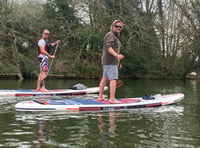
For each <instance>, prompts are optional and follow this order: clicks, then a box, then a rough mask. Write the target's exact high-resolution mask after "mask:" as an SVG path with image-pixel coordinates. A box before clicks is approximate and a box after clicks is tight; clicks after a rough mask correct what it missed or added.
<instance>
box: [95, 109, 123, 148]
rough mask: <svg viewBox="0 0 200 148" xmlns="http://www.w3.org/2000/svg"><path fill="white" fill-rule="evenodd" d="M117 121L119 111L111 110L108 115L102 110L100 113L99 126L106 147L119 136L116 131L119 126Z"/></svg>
mask: <svg viewBox="0 0 200 148" xmlns="http://www.w3.org/2000/svg"><path fill="white" fill-rule="evenodd" d="M118 114H119V112H118ZM116 121H117V113H116V112H115V111H110V112H109V113H108V116H105V114H103V113H102V112H100V113H98V128H99V132H100V135H101V142H102V144H103V145H104V146H105V147H106V146H107V145H109V144H114V138H115V137H116V136H117V134H116V133H115V130H116V128H117V124H116ZM107 122H108V123H107Z"/></svg>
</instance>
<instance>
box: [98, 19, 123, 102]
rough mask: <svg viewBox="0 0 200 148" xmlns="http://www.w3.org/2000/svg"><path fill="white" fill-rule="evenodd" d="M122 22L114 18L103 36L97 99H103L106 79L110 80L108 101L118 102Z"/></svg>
mask: <svg viewBox="0 0 200 148" xmlns="http://www.w3.org/2000/svg"><path fill="white" fill-rule="evenodd" d="M123 25H124V23H123V22H122V21H120V20H115V21H114V22H113V23H112V24H111V27H110V32H108V33H107V34H106V35H105V36H104V42H103V54H102V57H101V62H102V65H103V76H102V79H101V81H100V84H99V89H100V91H99V98H98V100H99V101H103V100H104V98H103V92H104V87H105V86H106V83H107V81H110V99H109V102H110V103H120V102H119V101H117V100H116V99H115V91H116V80H117V79H118V68H121V67H122V65H121V64H120V60H122V59H123V58H124V55H122V54H120V47H121V42H120V40H119V35H120V32H121V30H122V29H123Z"/></svg>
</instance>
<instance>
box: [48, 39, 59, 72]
mask: <svg viewBox="0 0 200 148" xmlns="http://www.w3.org/2000/svg"><path fill="white" fill-rule="evenodd" d="M58 45H59V43H58V44H56V49H55V51H54V53H53V55H54V56H55V55H56V52H57V50H58ZM53 60H54V59H52V60H51V63H50V65H49V70H48V72H47V75H48V74H49V71H50V69H51V67H52V64H53Z"/></svg>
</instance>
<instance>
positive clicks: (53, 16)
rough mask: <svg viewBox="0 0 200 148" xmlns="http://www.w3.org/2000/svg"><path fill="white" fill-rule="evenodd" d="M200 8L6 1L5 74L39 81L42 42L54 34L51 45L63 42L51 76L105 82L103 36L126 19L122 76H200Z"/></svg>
mask: <svg viewBox="0 0 200 148" xmlns="http://www.w3.org/2000/svg"><path fill="white" fill-rule="evenodd" d="M199 7H200V1H198V0H193V1H190V0H185V1H182V0H156V1H154V0H114V1H111V0H64V1H63V0H46V1H33V0H32V1H31V0H24V1H19V2H18V1H12V0H3V1H0V22H1V23H0V75H1V77H3V76H12V77H13V75H14V76H16V77H17V78H36V77H37V74H38V71H39V69H38V64H39V63H38V59H37V41H38V39H39V38H40V36H41V33H42V31H43V30H44V29H49V30H50V32H51V33H52V35H51V36H50V41H54V40H57V39H60V40H61V43H60V45H59V48H58V52H57V54H56V59H55V60H54V63H53V67H52V69H51V72H50V73H51V75H54V76H57V77H59V76H61V77H62V78H65V77H66V78H67V77H74V78H99V77H100V76H101V70H102V69H101V65H100V58H101V53H102V51H101V50H102V40H103V36H104V34H105V33H106V32H107V31H108V29H109V26H110V24H111V22H112V21H113V20H114V19H120V20H122V21H123V22H124V23H125V28H124V30H123V31H122V33H121V42H122V45H123V46H122V49H121V53H122V54H124V55H125V59H124V60H123V61H122V64H123V68H122V70H120V76H123V77H129V78H140V77H151V78H152V77H154V78H185V77H186V76H187V74H188V73H190V72H192V71H196V72H197V73H198V71H199V54H200V45H199V44H200V42H199V41H200V28H199V26H200V17H199V14H200V9H199ZM53 50H54V49H52V52H53Z"/></svg>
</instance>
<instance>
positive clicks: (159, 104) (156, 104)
mask: <svg viewBox="0 0 200 148" xmlns="http://www.w3.org/2000/svg"><path fill="white" fill-rule="evenodd" d="M161 105H162V103H155V104H148V105H145V106H146V107H151V106H161Z"/></svg>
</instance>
